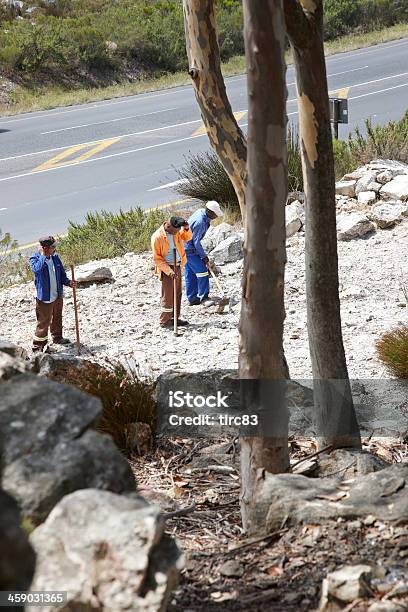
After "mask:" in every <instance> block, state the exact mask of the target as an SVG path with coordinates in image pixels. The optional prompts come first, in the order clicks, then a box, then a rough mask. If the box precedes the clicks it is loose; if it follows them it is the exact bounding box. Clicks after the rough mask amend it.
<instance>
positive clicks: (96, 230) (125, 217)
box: [58, 207, 169, 265]
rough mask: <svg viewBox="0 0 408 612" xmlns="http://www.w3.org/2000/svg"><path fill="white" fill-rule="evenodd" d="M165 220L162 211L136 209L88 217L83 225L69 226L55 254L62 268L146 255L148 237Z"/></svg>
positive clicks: (163, 211) (165, 213) (166, 213)
mask: <svg viewBox="0 0 408 612" xmlns="http://www.w3.org/2000/svg"><path fill="white" fill-rule="evenodd" d="M168 216H169V212H168V211H165V210H160V209H152V210H148V211H143V210H142V209H141V208H139V207H136V208H131V209H130V210H128V211H126V212H124V211H122V210H121V211H120V212H119V213H112V212H108V211H101V212H97V213H88V214H87V215H86V218H85V222H84V223H73V222H72V221H70V222H69V226H68V233H67V234H66V236H65V237H63V238H61V239H60V241H59V244H58V251H59V253H60V255H61V258H62V260H63V262H64V264H65V265H78V264H81V263H86V262H88V261H91V260H93V259H109V258H112V257H119V256H121V255H124V254H125V253H129V252H130V251H133V252H142V251H148V250H149V249H150V238H151V235H152V234H153V232H154V231H155V230H156V229H157V228H158V227H159V226H160V225H161V224H162V223H163V222H164V221H165V220H166V219H167V218H168Z"/></svg>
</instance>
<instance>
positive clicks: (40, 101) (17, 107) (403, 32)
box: [0, 23, 408, 115]
mask: <svg viewBox="0 0 408 612" xmlns="http://www.w3.org/2000/svg"><path fill="white" fill-rule="evenodd" d="M405 36H408V24H406V23H401V24H397V25H394V26H391V27H389V28H384V29H382V30H376V31H374V32H368V33H365V34H348V35H346V36H343V37H341V38H339V39H337V40H332V41H328V42H326V43H325V51H326V55H333V54H334V53H340V52H345V51H352V50H354V49H360V48H363V47H369V46H372V45H376V44H380V43H383V42H388V41H392V40H397V39H399V38H403V37H405ZM287 62H288V64H290V63H292V60H291V56H290V53H289V52H288V54H287ZM245 69H246V66H245V57H243V56H236V57H232V58H231V59H229V60H228V61H227V62H225V63H223V73H224V76H233V75H238V74H243V73H245ZM190 83H191V79H190V77H189V76H188V75H187V74H186V73H185V72H175V73H172V74H167V75H164V76H160V77H157V78H152V79H143V80H138V81H136V82H132V83H121V84H117V85H110V86H108V87H103V88H102V87H99V88H97V87H95V88H78V89H75V90H72V89H71V90H69V91H67V90H65V89H63V88H62V87H60V86H59V87H56V86H45V87H42V88H39V89H37V90H35V91H33V90H30V89H27V88H23V87H17V88H16V90H15V91H14V93H13V105H12V106H11V107H9V106H6V105H4V104H2V105H0V113H1V114H2V115H11V114H17V113H23V112H32V111H38V110H47V109H51V108H56V107H58V106H71V105H74V104H85V103H87V102H95V101H98V100H108V99H113V98H120V97H125V96H131V95H135V94H141V93H148V92H152V91H157V90H160V89H167V88H172V87H177V86H181V85H188V84H190Z"/></svg>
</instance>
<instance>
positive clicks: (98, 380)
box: [65, 360, 157, 454]
mask: <svg viewBox="0 0 408 612" xmlns="http://www.w3.org/2000/svg"><path fill="white" fill-rule="evenodd" d="M65 382H67V383H69V384H73V385H75V386H76V387H78V388H79V389H81V390H82V391H85V392H86V393H90V394H91V395H94V396H96V397H98V398H99V399H100V400H101V402H102V406H103V408H102V415H101V417H100V420H99V423H98V426H97V429H98V431H100V432H102V433H107V434H109V435H110V436H112V438H113V440H114V442H115V444H116V446H117V447H118V448H119V449H120V450H121V451H122V452H123V453H125V454H129V453H130V451H131V448H129V445H128V436H127V426H128V425H129V424H130V423H144V424H146V425H148V426H149V427H150V429H151V431H152V432H153V431H154V430H155V424H156V412H157V410H156V402H155V400H154V398H153V391H154V385H153V383H152V382H151V381H147V382H145V381H142V380H141V379H140V375H139V371H138V368H137V366H133V365H130V364H129V363H127V364H123V363H120V362H119V361H110V360H107V361H106V362H105V364H104V366H101V365H99V364H96V363H92V362H90V361H87V362H84V365H83V367H81V368H80V369H78V368H75V367H72V368H70V369H68V370H67V372H66V373H65Z"/></svg>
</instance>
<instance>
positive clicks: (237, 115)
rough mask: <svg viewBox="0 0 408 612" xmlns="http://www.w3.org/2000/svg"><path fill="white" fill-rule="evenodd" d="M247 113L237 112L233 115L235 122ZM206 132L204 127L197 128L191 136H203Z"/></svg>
mask: <svg viewBox="0 0 408 612" xmlns="http://www.w3.org/2000/svg"><path fill="white" fill-rule="evenodd" d="M247 112H248V111H239V112H238V113H234V117H235V119H236V120H237V121H240V120H241V119H242V117H245V115H246V114H247ZM206 132H207V130H206V129H205V125H202V126H201V127H199V128H198V129H197V130H196V131H195V132H193V136H204V134H206Z"/></svg>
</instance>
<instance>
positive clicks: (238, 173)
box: [183, 0, 246, 219]
mask: <svg viewBox="0 0 408 612" xmlns="http://www.w3.org/2000/svg"><path fill="white" fill-rule="evenodd" d="M183 10H184V26H185V32H186V48H187V55H188V62H189V74H190V76H191V78H192V81H193V86H194V90H195V94H196V98H197V102H198V105H199V107H200V110H201V116H202V119H203V122H204V125H205V128H206V130H207V134H208V137H209V139H210V143H211V146H212V147H213V149H214V151H215V152H216V154H217V155H218V157H219V159H220V160H221V163H222V165H223V166H224V168H225V170H226V172H227V174H228V176H229V177H230V179H231V182H232V184H233V185H234V189H235V191H236V194H237V196H238V201H239V205H240V209H241V214H242V218H243V219H245V191H246V141H245V137H244V135H243V133H242V131H241V129H240V127H239V126H238V123H237V121H236V119H235V117H234V114H233V112H232V109H231V105H230V102H229V100H228V97H227V93H226V89H225V83H224V79H223V76H222V72H221V62H220V52H219V46H218V39H217V31H216V21H215V0H183Z"/></svg>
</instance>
